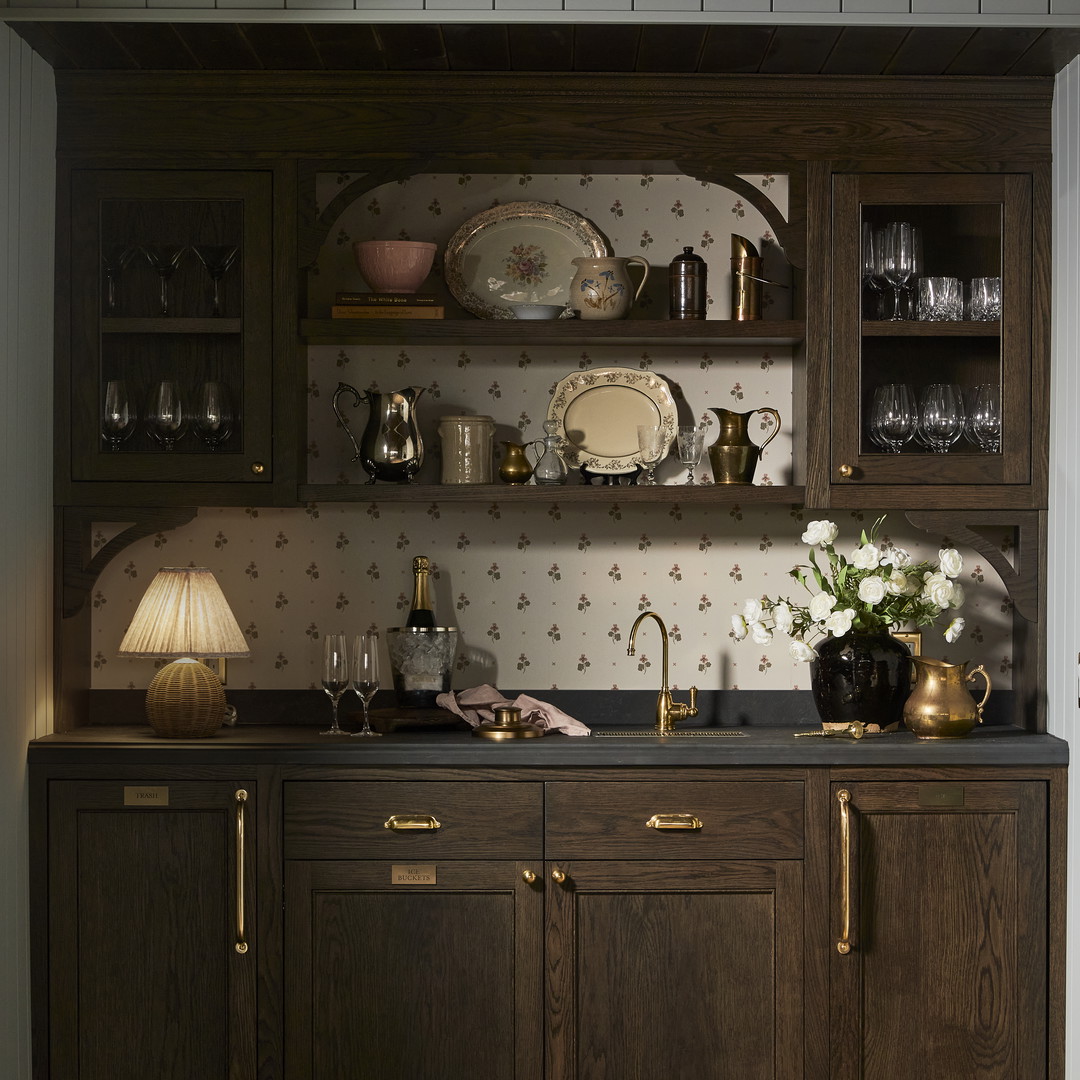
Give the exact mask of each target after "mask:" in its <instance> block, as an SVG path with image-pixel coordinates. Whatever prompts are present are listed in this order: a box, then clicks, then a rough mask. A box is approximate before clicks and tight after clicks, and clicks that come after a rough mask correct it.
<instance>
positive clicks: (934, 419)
mask: <svg viewBox="0 0 1080 1080" xmlns="http://www.w3.org/2000/svg"><path fill="white" fill-rule="evenodd" d="M919 426H920V427H921V429H922V434H923V438H924V439H925V440H926V445H927V446H928V447H929V448H930V449H931V450H933V451H934V453H935V454H944V453H946V452H947V451H948V449H949V447H951V446H952V444H953V443H954V442H956V440H957V439H959V438H960V436H961V435H962V434H963V433H964V427H965V418H964V399H963V397H962V396H961V394H960V390H959V388H958V387H956V386H954V385H953V384H952V383H932V384H931V385H930V386H928V387H927V388H926V389H925V390H924V391H923V397H922V404H921V405H920V408H919Z"/></svg>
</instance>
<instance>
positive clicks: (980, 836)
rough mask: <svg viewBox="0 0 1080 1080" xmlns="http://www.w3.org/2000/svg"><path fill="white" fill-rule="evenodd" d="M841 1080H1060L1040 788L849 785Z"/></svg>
mask: <svg viewBox="0 0 1080 1080" xmlns="http://www.w3.org/2000/svg"><path fill="white" fill-rule="evenodd" d="M832 802H833V843H832V855H833V860H832V865H833V895H834V902H833V911H832V929H833V933H834V937H835V940H834V945H833V948H832V960H831V961H830V963H831V972H830V994H829V1012H830V1035H831V1039H832V1047H833V1050H832V1068H831V1073H830V1075H831V1076H832V1078H833V1080H961V1078H963V1080H968V1078H970V1080H975V1078H978V1080H1039V1078H1041V1077H1045V1076H1046V1075H1047V945H1046V941H1047V931H1048V912H1047V883H1046V865H1047V858H1046V851H1047V792H1046V786H1045V784H1043V783H1042V782H1041V781H1020V782H1006V781H1002V782H998V781H973V782H969V783H964V782H959V781H958V782H949V783H938V782H933V783H931V782H927V783H912V782H901V783H891V782H862V783H834V784H833V785H832Z"/></svg>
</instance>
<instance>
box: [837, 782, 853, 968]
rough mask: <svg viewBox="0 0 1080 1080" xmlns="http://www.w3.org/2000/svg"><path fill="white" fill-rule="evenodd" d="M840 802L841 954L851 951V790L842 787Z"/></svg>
mask: <svg viewBox="0 0 1080 1080" xmlns="http://www.w3.org/2000/svg"><path fill="white" fill-rule="evenodd" d="M836 798H837V800H838V801H839V803H840V882H841V885H840V889H841V891H840V940H839V941H838V942H837V943H836V951H837V952H838V953H840V955H841V956H847V954H848V953H849V952H851V805H850V804H851V792H850V791H848V790H847V788H841V789H840V790H839V791H838V792H837V793H836Z"/></svg>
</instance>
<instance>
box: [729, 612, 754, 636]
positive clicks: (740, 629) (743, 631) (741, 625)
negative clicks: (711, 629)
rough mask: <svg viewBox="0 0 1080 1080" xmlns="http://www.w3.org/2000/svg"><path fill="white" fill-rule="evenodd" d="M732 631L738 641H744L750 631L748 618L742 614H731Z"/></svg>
mask: <svg viewBox="0 0 1080 1080" xmlns="http://www.w3.org/2000/svg"><path fill="white" fill-rule="evenodd" d="M731 632H732V633H733V634H734V635H735V640H736V641H742V639H743V638H744V637H746V635H747V634H748V633H750V627H749V626H747V625H746V620H745V619H744V618H743V617H742V616H741V615H732V616H731Z"/></svg>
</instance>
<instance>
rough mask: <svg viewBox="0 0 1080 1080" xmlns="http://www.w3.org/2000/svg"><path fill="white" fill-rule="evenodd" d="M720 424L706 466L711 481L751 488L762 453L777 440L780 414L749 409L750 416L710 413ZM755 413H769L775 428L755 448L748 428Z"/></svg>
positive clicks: (721, 410) (717, 410)
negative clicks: (749, 485) (708, 466)
mask: <svg viewBox="0 0 1080 1080" xmlns="http://www.w3.org/2000/svg"><path fill="white" fill-rule="evenodd" d="M709 412H711V413H715V414H716V418H717V420H719V421H720V434H719V435H718V436H717V438H716V442H714V443H713V444H712V446H710V447H709V464H710V465H711V466H712V473H713V480H714V481H715V482H716V483H718V484H752V483H753V482H754V470H755V469H756V468H757V463H758V459H759V458H760V457H761V451H762V450H764V449H765V447H766V446H768V445H769V443H771V442H772V441H773V439H775V438H776V436H777V434H778V432H779V431H780V414H779V413H778V412H777V411H776V410H775V409H767V408H764V409H751V410H750V411H749V412H744V413H739V412H732V411H731V410H730V409H710V410H709ZM755 413H768V414H769V415H770V416H771V417H772V418H773V419H774V420H775V421H776V427H774V428H773V429H772V431H770V432H769V437H768V438H767V439H766V440H765V441H764V442H763V443H762V444H761V445H760V446H756V445H755V444H754V443H752V442H751V441H750V432H749V430H748V425H749V422H750V417H751V416H753V415H754V414H755Z"/></svg>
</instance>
